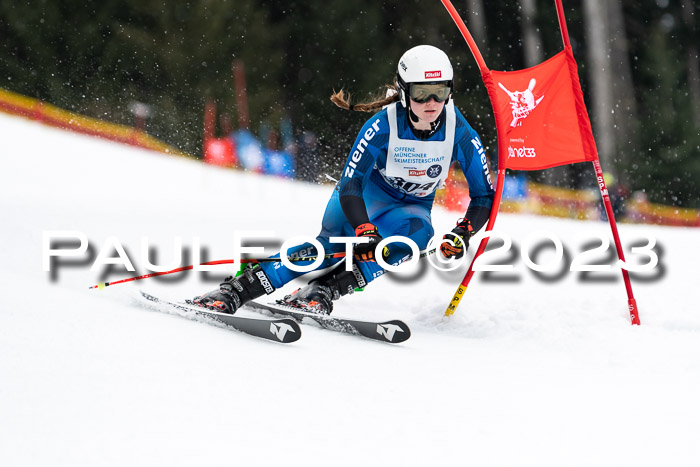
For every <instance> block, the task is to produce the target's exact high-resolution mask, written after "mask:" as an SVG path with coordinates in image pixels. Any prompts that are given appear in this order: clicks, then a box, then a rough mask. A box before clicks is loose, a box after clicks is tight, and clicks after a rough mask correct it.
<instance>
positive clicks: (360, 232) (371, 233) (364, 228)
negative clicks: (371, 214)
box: [353, 222, 389, 261]
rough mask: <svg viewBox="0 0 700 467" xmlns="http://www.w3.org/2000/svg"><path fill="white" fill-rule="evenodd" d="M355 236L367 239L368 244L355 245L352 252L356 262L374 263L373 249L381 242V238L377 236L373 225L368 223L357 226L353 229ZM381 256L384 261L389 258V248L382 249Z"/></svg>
mask: <svg viewBox="0 0 700 467" xmlns="http://www.w3.org/2000/svg"><path fill="white" fill-rule="evenodd" d="M355 236H356V237H361V238H369V242H366V243H357V244H355V248H354V250H353V254H354V256H355V259H356V260H357V261H375V260H376V256H375V251H374V250H375V249H376V248H377V244H379V242H381V241H382V236H381V235H379V230H377V226H376V225H374V224H370V223H369V222H368V223H366V224H362V225H358V226H357V227H356V228H355ZM382 256H383V257H384V259H386V258H387V257H388V256H389V248H387V247H384V248H383V249H382Z"/></svg>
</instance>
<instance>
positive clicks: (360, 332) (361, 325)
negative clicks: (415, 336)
mask: <svg viewBox="0 0 700 467" xmlns="http://www.w3.org/2000/svg"><path fill="white" fill-rule="evenodd" d="M243 307H244V308H248V309H252V310H256V311H258V312H262V313H266V314H271V315H273V316H287V317H290V318H293V319H294V320H296V321H298V322H299V323H304V324H306V323H315V324H317V325H318V326H320V327H321V328H323V329H330V330H332V331H338V332H343V333H346V334H352V335H356V336H363V337H366V338H368V339H373V340H377V341H381V342H389V343H391V344H398V343H401V342H405V341H406V340H408V338H409V337H411V330H410V329H409V327H408V326H407V325H406V323H404V322H403V321H400V320H391V321H383V322H376V321H362V320H351V319H344V318H336V317H332V316H328V315H320V314H316V313H309V312H305V311H302V310H299V309H297V308H294V307H291V306H285V305H283V304H280V303H270V304H263V303H258V302H255V301H252V302H248V303H246V304H245V305H243Z"/></svg>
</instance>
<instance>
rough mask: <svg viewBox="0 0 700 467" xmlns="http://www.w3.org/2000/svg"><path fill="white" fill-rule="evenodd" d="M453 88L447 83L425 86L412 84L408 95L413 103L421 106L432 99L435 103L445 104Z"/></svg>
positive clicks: (423, 84) (409, 86)
mask: <svg viewBox="0 0 700 467" xmlns="http://www.w3.org/2000/svg"><path fill="white" fill-rule="evenodd" d="M451 92H452V87H451V86H449V85H448V84H445V83H437V84H425V83H410V84H409V85H408V95H409V97H410V98H411V100H412V101H415V102H417V103H419V104H425V103H426V102H428V101H429V100H430V98H431V97H432V98H433V99H435V102H445V101H446V100H447V98H448V97H450V93H451Z"/></svg>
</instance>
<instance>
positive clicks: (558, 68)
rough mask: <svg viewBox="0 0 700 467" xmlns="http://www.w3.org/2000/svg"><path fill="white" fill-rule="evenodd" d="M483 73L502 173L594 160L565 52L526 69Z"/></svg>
mask: <svg viewBox="0 0 700 467" xmlns="http://www.w3.org/2000/svg"><path fill="white" fill-rule="evenodd" d="M483 71H484V72H483V75H482V76H483V79H484V83H485V84H486V88H487V90H488V93H489V97H490V99H491V102H492V104H493V109H494V114H495V118H496V125H497V127H498V137H499V151H501V152H502V154H503V155H504V156H505V166H504V167H503V168H507V169H513V170H540V169H547V168H550V167H556V166H558V165H565V164H573V163H575V162H587V161H589V162H593V161H596V160H598V151H597V150H596V145H595V140H594V139H593V132H592V131H591V123H590V120H589V119H588V112H587V111H586V105H585V104H584V102H583V93H582V92H581V85H580V84H579V77H578V71H577V69H576V61H575V60H574V56H573V52H572V51H571V47H566V48H565V49H564V50H562V51H561V52H559V53H558V54H557V55H555V56H554V57H552V58H550V59H549V60H547V61H545V62H543V63H540V64H539V65H536V66H534V67H532V68H526V69H524V70H516V71H493V70H488V71H485V70H483ZM499 168H500V167H499Z"/></svg>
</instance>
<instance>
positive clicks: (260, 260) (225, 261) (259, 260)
mask: <svg viewBox="0 0 700 467" xmlns="http://www.w3.org/2000/svg"><path fill="white" fill-rule="evenodd" d="M433 253H435V248H433V249H432V250H428V251H422V252H421V254H420V258H424V257H426V256H428V255H431V254H433ZM344 257H345V252H341V253H329V254H327V255H324V256H323V259H324V260H326V259H333V258H344ZM287 259H288V260H289V261H292V262H298V261H316V260H317V259H318V256H301V257H291V258H287ZM279 261H282V260H281V259H280V258H257V259H255V258H250V259H241V261H240V263H241V264H245V263H277V262H279ZM233 263H234V260H232V259H220V260H216V261H209V262H206V263H201V264H200V266H217V265H220V264H233ZM190 269H194V264H191V265H189V266H183V267H180V268H176V269H172V270H170V271H162V272H152V273H149V274H144V275H142V276H136V277H127V278H126V279H120V280H118V281H112V282H98V283H97V284H95V285H93V286H91V287H89V289H99V290H102V289H104V288H105V287H109V286H110V285H117V284H123V283H125V282H132V281H139V280H141V279H148V278H149V277H157V276H165V275H168V274H175V273H176V272H182V271H189V270H190Z"/></svg>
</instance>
